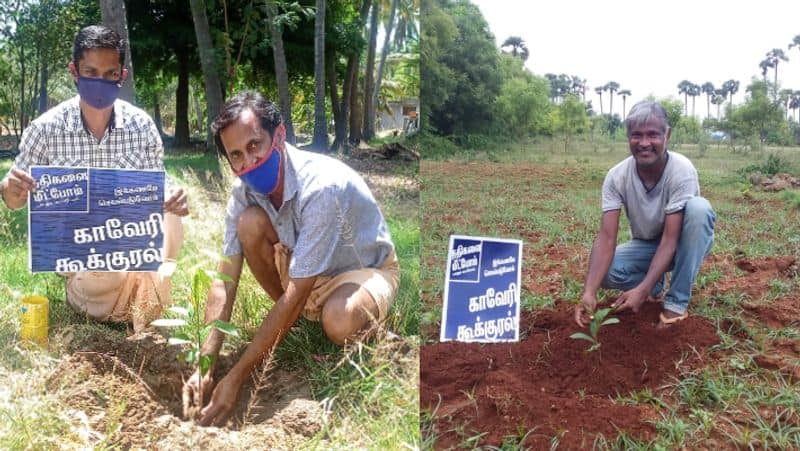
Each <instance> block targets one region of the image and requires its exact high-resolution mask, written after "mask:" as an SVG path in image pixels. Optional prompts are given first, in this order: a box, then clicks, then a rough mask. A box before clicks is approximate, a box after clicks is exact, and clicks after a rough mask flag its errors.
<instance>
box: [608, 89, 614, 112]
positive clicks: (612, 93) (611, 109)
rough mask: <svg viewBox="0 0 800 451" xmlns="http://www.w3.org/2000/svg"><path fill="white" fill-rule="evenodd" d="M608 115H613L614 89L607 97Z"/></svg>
mask: <svg viewBox="0 0 800 451" xmlns="http://www.w3.org/2000/svg"><path fill="white" fill-rule="evenodd" d="M608 115H609V116H613V115H614V91H610V92H609V99H608Z"/></svg>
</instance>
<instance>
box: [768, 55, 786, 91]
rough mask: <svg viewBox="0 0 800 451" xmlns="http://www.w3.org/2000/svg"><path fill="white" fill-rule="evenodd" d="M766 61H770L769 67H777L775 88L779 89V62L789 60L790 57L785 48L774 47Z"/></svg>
mask: <svg viewBox="0 0 800 451" xmlns="http://www.w3.org/2000/svg"><path fill="white" fill-rule="evenodd" d="M766 61H769V65H770V66H769V67H771V68H773V69H775V89H778V63H780V62H781V61H789V58H788V57H787V56H786V54H785V53H784V52H783V49H772V50H770V51H769V52H767V59H766Z"/></svg>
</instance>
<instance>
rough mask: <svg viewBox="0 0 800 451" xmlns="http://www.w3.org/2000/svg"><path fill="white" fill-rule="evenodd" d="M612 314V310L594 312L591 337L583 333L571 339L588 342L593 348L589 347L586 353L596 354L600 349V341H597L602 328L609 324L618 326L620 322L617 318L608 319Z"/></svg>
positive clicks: (590, 324) (575, 334)
mask: <svg viewBox="0 0 800 451" xmlns="http://www.w3.org/2000/svg"><path fill="white" fill-rule="evenodd" d="M610 312H611V309H610V308H603V309H600V310H598V311H596V312H594V316H592V322H591V323H589V333H590V334H591V335H586V334H585V333H583V332H575V333H574V334H572V335H570V336H569V338H572V339H574V340H586V341H588V342H589V343H591V346H589V347H588V348H587V349H586V351H585V352H594V351H596V350H598V349H600V341H599V340H598V339H597V334H599V333H600V328H601V327H603V326H606V325H608V324H617V323H618V322H619V320H618V319H617V318H608V319H606V316H608V314H609V313H610Z"/></svg>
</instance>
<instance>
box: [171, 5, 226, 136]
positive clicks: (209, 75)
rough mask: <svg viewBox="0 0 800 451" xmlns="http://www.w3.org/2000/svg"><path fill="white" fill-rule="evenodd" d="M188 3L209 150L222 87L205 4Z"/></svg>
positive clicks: (220, 108)
mask: <svg viewBox="0 0 800 451" xmlns="http://www.w3.org/2000/svg"><path fill="white" fill-rule="evenodd" d="M189 5H190V6H191V9H192V19H193V21H194V32H195V35H196V36H197V51H198V53H199V54H200V65H201V66H202V68H203V80H204V81H205V87H206V104H207V106H208V122H207V123H208V128H207V132H206V149H208V150H211V149H214V138H213V136H212V135H211V123H212V122H213V121H214V119H215V118H216V117H217V115H218V114H219V112H220V111H221V110H222V101H223V99H222V88H221V87H220V82H219V74H217V64H216V59H215V57H214V44H213V43H212V42H211V32H210V31H209V27H208V17H207V16H206V4H205V2H204V1H203V0H189ZM198 117H199V113H198ZM176 134H177V132H176Z"/></svg>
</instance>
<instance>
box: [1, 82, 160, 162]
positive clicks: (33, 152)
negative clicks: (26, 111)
mask: <svg viewBox="0 0 800 451" xmlns="http://www.w3.org/2000/svg"><path fill="white" fill-rule="evenodd" d="M79 100H80V97H79V96H75V97H73V98H71V99H69V100H66V101H64V102H62V103H60V104H58V105H57V106H55V107H53V108H51V109H50V110H48V111H47V112H45V113H44V114H42V115H41V116H39V117H38V118H36V119H35V120H34V121H33V122H31V123H30V124H29V125H28V127H27V128H25V131H24V132H23V133H22V139H21V140H20V143H19V150H20V153H19V155H18V156H17V158H16V160H15V161H14V166H13V167H15V168H17V169H20V170H23V171H27V170H28V168H30V166H33V165H42V166H89V167H97V168H118V169H155V170H163V169H164V164H163V161H162V158H163V155H164V146H163V144H162V143H161V136H159V134H158V129H156V126H155V123H153V120H152V119H151V118H150V116H148V115H147V113H145V112H144V111H142V110H141V109H139V108H137V107H135V106H133V105H131V104H130V103H128V102H126V101H124V100H120V99H117V100H116V101H115V102H114V111H113V114H112V116H111V122H110V123H109V126H108V128H107V129H106V131H105V134H104V135H103V137H102V138H101V139H100V141H98V140H97V139H96V138H95V137H94V136H93V135H92V133H91V132H90V131H89V130H88V129H87V128H86V126H85V125H84V123H83V119H82V118H81V110H80V105H79ZM6 177H8V175H6Z"/></svg>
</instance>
